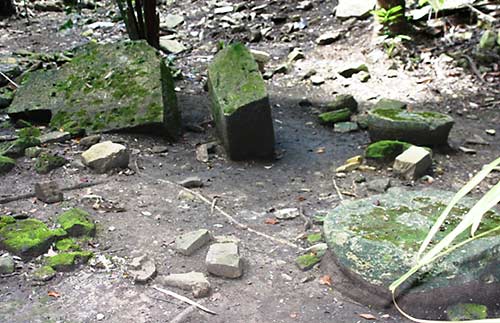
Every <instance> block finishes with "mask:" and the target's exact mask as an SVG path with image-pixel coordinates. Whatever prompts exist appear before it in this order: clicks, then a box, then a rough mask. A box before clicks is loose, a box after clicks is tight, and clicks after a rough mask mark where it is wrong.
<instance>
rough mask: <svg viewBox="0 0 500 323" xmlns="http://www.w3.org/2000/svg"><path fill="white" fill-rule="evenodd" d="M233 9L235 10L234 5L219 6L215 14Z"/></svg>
mask: <svg viewBox="0 0 500 323" xmlns="http://www.w3.org/2000/svg"><path fill="white" fill-rule="evenodd" d="M233 10H234V7H233V6H224V7H219V8H215V10H214V14H216V15H221V14H225V13H230V12H233Z"/></svg>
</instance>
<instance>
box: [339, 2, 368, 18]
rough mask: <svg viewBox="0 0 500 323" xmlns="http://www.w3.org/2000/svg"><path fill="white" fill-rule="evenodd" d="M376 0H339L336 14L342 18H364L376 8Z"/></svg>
mask: <svg viewBox="0 0 500 323" xmlns="http://www.w3.org/2000/svg"><path fill="white" fill-rule="evenodd" d="M375 3H376V1H375V0H365V1H352V0H339V3H338V5H337V8H336V10H335V16H336V17H338V18H340V19H347V18H351V17H355V18H363V17H366V16H368V15H369V14H370V11H372V10H373V9H374V8H375Z"/></svg>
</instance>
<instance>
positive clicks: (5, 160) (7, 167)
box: [0, 155, 16, 175]
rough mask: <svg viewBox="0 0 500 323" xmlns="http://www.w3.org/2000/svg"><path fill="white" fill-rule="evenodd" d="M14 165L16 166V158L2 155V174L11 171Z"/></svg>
mask: <svg viewBox="0 0 500 323" xmlns="http://www.w3.org/2000/svg"><path fill="white" fill-rule="evenodd" d="M14 166H16V161H15V160H14V159H12V158H10V157H7V156H2V155H0V175H3V174H6V173H8V172H10V171H11V170H12V168H14Z"/></svg>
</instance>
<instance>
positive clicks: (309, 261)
mask: <svg viewBox="0 0 500 323" xmlns="http://www.w3.org/2000/svg"><path fill="white" fill-rule="evenodd" d="M320 261H321V257H320V256H318V255H316V254H315V253H312V252H311V253H308V254H305V255H302V256H298V257H297V259H296V260H295V262H296V263H297V266H299V268H300V269H301V270H309V269H311V268H312V267H313V266H314V265H316V264H317V263H319V262H320Z"/></svg>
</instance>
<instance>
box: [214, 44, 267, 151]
mask: <svg viewBox="0 0 500 323" xmlns="http://www.w3.org/2000/svg"><path fill="white" fill-rule="evenodd" d="M208 80H209V83H208V84H209V92H210V97H211V101H212V115H213V117H214V120H215V123H216V126H217V132H218V135H219V137H220V139H221V141H222V143H223V145H224V148H225V150H226V153H227V154H228V156H229V158H231V159H233V160H244V159H273V158H274V128H273V121H272V117H271V106H270V104H269V97H268V94H267V90H266V86H265V83H264V80H263V79H262V75H261V74H260V71H259V66H258V64H257V62H256V61H255V59H254V58H253V56H252V54H251V53H250V51H249V50H248V49H247V48H245V46H244V45H242V44H234V45H230V46H227V47H226V48H224V49H223V50H221V51H220V52H219V53H218V54H217V55H216V56H215V58H214V60H213V62H212V63H211V64H210V66H209V67H208Z"/></svg>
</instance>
